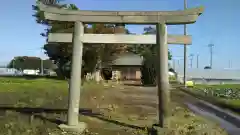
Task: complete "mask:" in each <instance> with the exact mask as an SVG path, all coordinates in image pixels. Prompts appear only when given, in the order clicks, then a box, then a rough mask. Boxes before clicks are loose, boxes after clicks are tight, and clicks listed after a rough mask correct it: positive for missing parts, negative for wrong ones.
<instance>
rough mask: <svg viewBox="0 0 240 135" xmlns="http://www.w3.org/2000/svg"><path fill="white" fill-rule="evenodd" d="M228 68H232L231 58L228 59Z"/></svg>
mask: <svg viewBox="0 0 240 135" xmlns="http://www.w3.org/2000/svg"><path fill="white" fill-rule="evenodd" d="M228 68H232V62H231V60H229V61H228Z"/></svg>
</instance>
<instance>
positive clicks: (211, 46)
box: [208, 44, 214, 68]
mask: <svg viewBox="0 0 240 135" xmlns="http://www.w3.org/2000/svg"><path fill="white" fill-rule="evenodd" d="M213 46H214V44H209V45H208V47H209V49H210V67H211V68H212V54H213Z"/></svg>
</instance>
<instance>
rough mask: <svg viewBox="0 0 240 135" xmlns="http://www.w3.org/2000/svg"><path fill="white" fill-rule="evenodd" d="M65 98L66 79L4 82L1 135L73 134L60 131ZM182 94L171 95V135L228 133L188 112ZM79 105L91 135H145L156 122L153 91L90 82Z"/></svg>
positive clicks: (0, 85)
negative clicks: (182, 100)
mask: <svg viewBox="0 0 240 135" xmlns="http://www.w3.org/2000/svg"><path fill="white" fill-rule="evenodd" d="M67 94H68V91H67V83H66V82H65V81H56V80H45V79H41V80H39V79H36V80H25V79H13V78H11V79H9V78H0V134H1V135H48V134H49V135H61V134H62V135H64V134H67V135H70V133H66V132H63V131H61V130H59V129H58V128H57V124H60V123H62V122H64V121H66V111H67V110H66V109H67V100H68V99H67ZM180 96H181V95H179V94H178V93H176V92H173V93H172V99H174V100H173V101H172V102H171V104H170V105H169V106H170V107H171V110H172V111H171V114H172V116H171V117H170V118H169V120H170V121H171V125H170V128H169V129H172V130H173V132H172V133H171V134H172V135H174V134H175V135H180V134H182V135H187V134H189V135H194V134H196V135H198V134H204V135H215V134H216V135H225V132H224V131H223V130H222V129H220V128H219V126H218V125H217V124H216V123H214V122H211V121H208V120H205V119H203V118H201V117H198V116H195V115H194V114H193V113H191V112H189V111H188V110H187V109H185V107H184V106H183V104H181V97H180ZM80 106H81V109H80V114H81V115H80V117H79V120H80V121H83V122H86V123H87V124H88V127H89V128H88V130H87V133H86V134H88V135H93V134H98V135H134V134H137V135H144V134H148V133H147V132H148V127H149V126H151V125H152V124H154V123H156V122H157V120H156V118H157V117H156V116H157V114H156V112H157V111H156V110H157V109H156V107H157V101H156V91H155V90H154V88H139V87H130V86H122V85H116V86H114V87H113V86H112V85H109V86H103V85H98V84H95V83H86V84H85V85H84V87H83V90H82V92H81V105H80Z"/></svg>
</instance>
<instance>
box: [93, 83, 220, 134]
mask: <svg viewBox="0 0 240 135" xmlns="http://www.w3.org/2000/svg"><path fill="white" fill-rule="evenodd" d="M181 96H182V95H179V93H178V92H173V93H172V94H171V97H172V102H171V103H170V104H169V106H170V107H171V110H172V111H171V113H172V116H171V121H172V122H171V126H170V127H171V128H172V129H173V130H174V133H175V134H176V133H180V132H183V133H185V134H187V133H191V134H193V135H194V134H195V132H198V133H205V132H206V133H208V134H209V135H212V134H213V133H212V132H216V133H218V134H223V133H222V132H223V131H222V130H221V129H219V128H218V126H217V125H216V123H214V122H212V123H211V122H209V121H205V120H203V119H202V118H199V117H196V116H195V115H194V114H193V113H191V112H189V111H188V110H186V109H184V108H183V107H186V105H185V104H184V100H182V97H181ZM92 102H93V103H94V104H95V106H96V108H97V109H95V111H99V112H101V114H102V116H101V117H102V118H104V119H105V120H106V119H108V120H106V121H108V123H102V121H101V122H100V121H99V122H100V123H101V125H102V126H101V127H102V128H101V131H100V130H97V129H99V127H98V124H97V123H95V126H94V127H90V128H89V130H90V131H91V132H98V133H99V134H104V135H108V134H109V135H110V132H111V131H113V132H111V133H112V134H118V133H117V132H119V134H124V135H132V134H140V135H141V134H147V132H146V131H144V130H143V129H145V128H146V127H150V126H151V125H152V124H155V123H157V103H158V101H157V91H156V88H155V87H132V86H121V87H120V88H112V89H109V90H106V91H104V93H103V94H101V96H96V97H94V98H93V99H92ZM109 103H110V104H109ZM100 119H101V118H100ZM98 120H99V118H98ZM101 120H103V119H101ZM206 123H207V125H208V127H207V128H206V127H204V125H206ZM189 125H190V126H194V125H195V126H199V127H198V129H197V128H196V129H189V130H188V126H189ZM201 125H202V127H201ZM109 127H110V128H109ZM213 129H214V130H213Z"/></svg>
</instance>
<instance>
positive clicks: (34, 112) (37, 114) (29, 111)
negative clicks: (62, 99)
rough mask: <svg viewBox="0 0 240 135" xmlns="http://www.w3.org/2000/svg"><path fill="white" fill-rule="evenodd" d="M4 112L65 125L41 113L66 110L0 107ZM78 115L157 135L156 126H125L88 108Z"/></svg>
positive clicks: (64, 110) (65, 110) (149, 134)
mask: <svg viewBox="0 0 240 135" xmlns="http://www.w3.org/2000/svg"><path fill="white" fill-rule="evenodd" d="M6 111H15V112H19V113H21V114H24V115H28V116H29V117H30V119H31V118H32V117H34V118H38V119H41V120H43V121H48V122H51V123H54V124H57V125H59V124H66V122H65V121H63V120H60V119H54V118H47V117H45V116H43V115H41V113H45V114H51V113H55V114H56V113H67V109H49V108H28V107H0V115H5V112H6ZM79 113H80V114H81V115H84V116H89V117H93V118H97V119H99V120H102V121H105V122H109V123H113V124H116V125H119V126H123V127H128V128H132V129H138V130H146V128H147V132H148V135H157V130H155V128H153V127H154V126H156V124H153V125H152V126H151V127H140V126H136V125H131V124H127V123H123V122H120V121H117V120H112V119H108V118H105V116H104V115H102V114H101V113H100V112H93V111H92V109H88V108H81V109H79Z"/></svg>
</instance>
